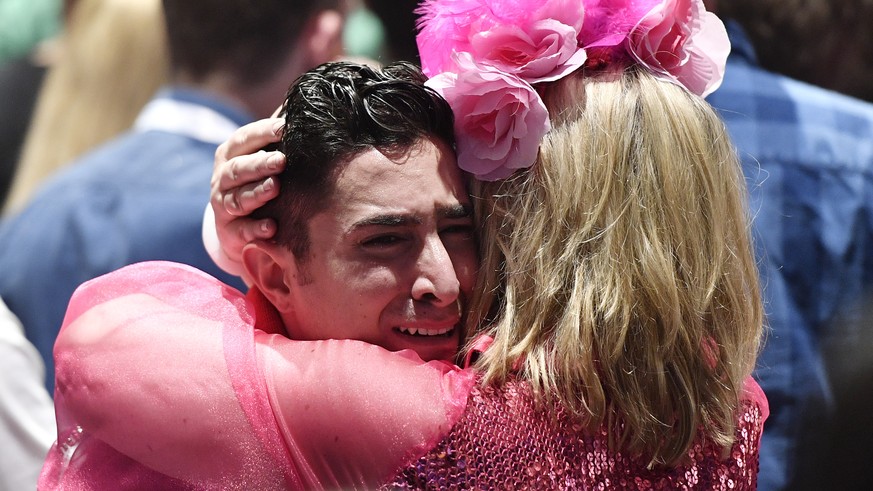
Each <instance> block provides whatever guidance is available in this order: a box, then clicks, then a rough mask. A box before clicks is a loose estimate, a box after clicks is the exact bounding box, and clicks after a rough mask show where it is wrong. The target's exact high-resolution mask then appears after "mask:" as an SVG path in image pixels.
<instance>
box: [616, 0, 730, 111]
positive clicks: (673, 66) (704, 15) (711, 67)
mask: <svg viewBox="0 0 873 491" xmlns="http://www.w3.org/2000/svg"><path fill="white" fill-rule="evenodd" d="M629 42H630V44H629V46H630V51H631V53H632V55H633V56H634V58H636V59H637V61H639V62H640V63H642V64H643V65H645V66H646V67H647V68H649V69H650V70H652V71H653V72H654V73H657V74H660V75H662V76H664V77H665V78H666V79H668V80H671V81H673V82H677V83H680V84H682V85H684V86H685V87H686V88H687V89H688V90H690V91H691V92H694V93H695V94H698V95H701V96H704V97H705V96H707V95H709V94H711V93H712V92H713V91H715V89H717V88H718V87H719V85H721V81H722V78H723V77H724V69H725V63H726V62H727V56H728V54H729V53H730V41H729V40H728V37H727V31H726V30H725V28H724V24H722V22H721V20H719V18H718V17H716V16H715V14H713V13H711V12H707V11H706V8H705V7H704V6H703V1H702V0H663V1H662V2H661V3H659V4H658V5H657V6H655V8H653V9H652V10H651V11H649V13H648V14H647V15H646V16H645V17H643V19H642V20H641V21H640V23H639V24H638V25H637V26H636V28H635V29H634V30H633V32H631V35H630V37H629Z"/></svg>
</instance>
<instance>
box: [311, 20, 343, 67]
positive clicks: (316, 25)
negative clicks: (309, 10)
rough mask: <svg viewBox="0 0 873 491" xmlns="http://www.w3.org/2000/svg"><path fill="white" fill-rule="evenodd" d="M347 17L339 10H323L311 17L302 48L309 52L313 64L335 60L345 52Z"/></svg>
mask: <svg viewBox="0 0 873 491" xmlns="http://www.w3.org/2000/svg"><path fill="white" fill-rule="evenodd" d="M344 25H345V17H344V16H343V14H342V13H340V12H339V11H337V10H322V11H321V12H319V13H317V14H315V16H314V17H313V18H312V19H310V21H309V22H308V24H307V26H306V31H304V32H305V33H306V34H309V35H308V36H306V35H304V36H303V37H302V38H301V40H302V41H303V44H302V46H301V47H302V48H304V49H306V51H307V53H308V54H309V56H308V58H309V61H310V64H311V66H318V65H321V64H322V63H326V62H328V61H333V60H335V59H337V58H338V57H339V56H341V55H342V54H343V27H344Z"/></svg>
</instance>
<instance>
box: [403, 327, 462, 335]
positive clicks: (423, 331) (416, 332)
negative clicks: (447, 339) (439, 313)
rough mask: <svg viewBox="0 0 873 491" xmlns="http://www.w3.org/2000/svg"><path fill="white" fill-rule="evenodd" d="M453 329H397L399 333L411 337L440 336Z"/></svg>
mask: <svg viewBox="0 0 873 491" xmlns="http://www.w3.org/2000/svg"><path fill="white" fill-rule="evenodd" d="M452 329H454V328H453V327H445V328H443V329H430V330H428V329H419V328H417V327H403V326H401V327H400V328H399V330H400V332H402V333H403V334H409V335H411V336H442V335H443V334H446V333H447V332H449V331H451V330H452Z"/></svg>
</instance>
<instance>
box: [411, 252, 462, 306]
mask: <svg viewBox="0 0 873 491" xmlns="http://www.w3.org/2000/svg"><path fill="white" fill-rule="evenodd" d="M417 266H418V267H417V271H416V278H415V282H414V283H413V285H412V298H413V299H415V300H423V301H428V302H431V303H433V304H434V305H437V306H440V307H444V306H448V305H451V304H452V303H454V302H455V301H456V300H457V299H458V295H459V292H460V288H461V284H460V282H459V281H458V275H457V274H456V273H455V265H454V264H453V263H452V258H451V256H449V252H448V251H447V250H446V247H445V245H444V244H443V242H442V240H441V239H440V238H439V236H436V237H433V238H428V240H427V241H425V244H424V247H422V249H421V254H420V255H419V257H418V263H417Z"/></svg>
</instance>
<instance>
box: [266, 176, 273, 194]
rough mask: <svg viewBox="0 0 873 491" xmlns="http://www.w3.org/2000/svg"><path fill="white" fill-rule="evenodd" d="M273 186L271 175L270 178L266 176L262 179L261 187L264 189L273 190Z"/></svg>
mask: <svg viewBox="0 0 873 491" xmlns="http://www.w3.org/2000/svg"><path fill="white" fill-rule="evenodd" d="M273 186H275V183H274V182H273V178H272V177H271V178H268V179H267V180H266V181H264V185H263V187H264V191H272V190H273Z"/></svg>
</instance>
